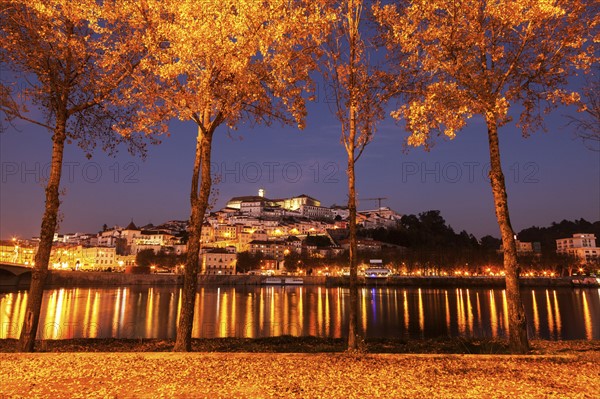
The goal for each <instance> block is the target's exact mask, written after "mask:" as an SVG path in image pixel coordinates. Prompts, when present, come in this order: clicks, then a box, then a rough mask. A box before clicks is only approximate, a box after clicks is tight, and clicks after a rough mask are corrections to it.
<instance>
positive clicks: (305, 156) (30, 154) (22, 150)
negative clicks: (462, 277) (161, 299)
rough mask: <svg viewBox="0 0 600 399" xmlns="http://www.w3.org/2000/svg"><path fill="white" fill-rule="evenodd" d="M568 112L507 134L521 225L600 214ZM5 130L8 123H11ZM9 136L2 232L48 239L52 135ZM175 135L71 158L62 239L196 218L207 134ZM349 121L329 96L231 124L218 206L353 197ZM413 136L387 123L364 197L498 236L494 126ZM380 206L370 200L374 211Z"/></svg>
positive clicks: (221, 141)
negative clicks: (134, 149) (288, 117)
mask: <svg viewBox="0 0 600 399" xmlns="http://www.w3.org/2000/svg"><path fill="white" fill-rule="evenodd" d="M569 112H572V110H570V109H566V108H560V109H558V110H556V111H555V112H553V114H551V115H550V116H549V117H548V118H547V119H546V123H547V128H548V131H547V132H542V131H540V132H537V133H535V134H534V135H532V136H531V137H529V138H523V137H522V136H521V133H520V131H519V130H518V129H517V128H516V127H515V126H514V124H511V125H507V126H505V127H503V128H502V129H501V130H500V146H501V152H502V160H503V166H504V171H505V175H506V181H507V188H508V194H509V206H510V211H511V216H512V223H513V228H514V229H515V231H517V232H518V231H519V230H521V229H523V228H526V227H529V226H532V225H537V226H547V225H549V224H550V223H551V222H553V221H560V220H562V219H579V218H585V219H587V220H590V221H595V220H599V219H600V152H597V151H596V152H595V151H591V150H589V149H586V148H585V146H584V145H583V144H582V142H581V141H579V140H576V139H575V138H574V134H573V131H572V128H571V127H569V126H567V122H568V121H567V119H566V118H565V115H566V114H567V113H569ZM4 126H5V127H8V126H6V124H5V125H4ZM16 127H17V128H18V129H15V128H12V127H8V129H6V131H5V132H4V133H3V134H1V135H0V147H1V148H0V156H1V165H2V170H1V192H0V237H1V238H2V239H9V238H10V237H12V236H16V237H19V238H29V237H31V236H37V235H39V229H40V223H41V216H42V211H43V204H44V191H43V176H44V174H45V173H46V174H47V170H48V169H47V168H46V166H47V165H48V163H49V161H50V151H51V141H50V134H49V133H48V132H46V131H45V130H44V129H42V128H38V127H35V126H32V125H30V124H26V123H24V122H18V124H17V125H16ZM170 131H171V137H166V136H165V137H163V138H162V144H160V145H158V146H152V147H150V148H149V153H148V157H147V159H146V160H145V161H142V160H141V159H139V158H134V157H131V156H130V155H129V154H128V153H127V152H126V151H125V150H122V151H121V152H120V154H119V155H118V156H116V157H115V158H112V157H108V156H107V155H105V154H104V153H102V152H101V151H100V150H97V151H96V152H95V153H94V156H93V157H92V159H90V160H88V159H86V158H85V156H84V153H83V152H82V151H81V150H80V149H79V148H78V147H77V146H76V145H74V144H71V145H68V146H67V149H66V152H65V162H66V166H65V168H64V173H63V187H64V189H65V193H64V195H63V196H62V201H63V202H62V204H61V214H62V221H61V223H60V226H59V231H60V232H61V233H73V232H87V233H94V232H97V231H99V230H101V228H102V225H103V224H105V223H106V224H107V225H108V226H114V225H117V224H118V225H121V226H125V225H127V224H128V223H129V221H131V219H132V218H133V220H134V221H135V223H136V224H138V225H144V224H147V223H153V224H160V223H162V222H165V221H168V220H184V219H187V218H188V217H189V200H188V199H189V187H190V177H191V168H192V164H193V157H194V145H195V134H196V127H195V125H194V124H192V123H188V122H186V123H183V122H172V123H171V125H170ZM339 137H340V129H339V124H338V123H337V121H336V120H335V118H333V117H332V116H331V113H330V111H329V104H327V103H326V102H324V101H320V102H317V103H313V104H311V105H310V107H309V115H308V119H307V127H306V129H305V130H303V131H299V130H298V129H296V128H290V127H282V126H280V125H279V124H274V125H273V126H271V127H264V126H258V127H253V126H250V125H240V126H239V128H238V130H235V131H229V130H227V128H226V127H224V126H223V127H220V128H219V129H218V130H217V132H216V137H215V140H214V141H213V143H214V146H213V161H214V165H215V166H216V169H217V170H216V171H215V172H220V174H221V182H220V183H219V184H218V185H217V186H216V189H217V190H218V193H217V196H216V197H215V200H216V201H215V207H214V208H213V209H219V208H221V207H223V206H224V205H225V203H226V201H227V200H228V199H229V198H231V197H232V196H240V195H256V193H257V191H258V189H259V188H261V187H262V188H265V189H266V196H267V197H269V198H277V197H286V196H294V195H299V194H307V195H310V196H313V197H315V198H317V199H319V200H320V201H321V203H322V205H324V206H330V205H332V204H334V203H336V204H344V203H345V202H346V201H347V195H346V193H347V189H346V174H345V163H346V161H345V153H344V150H343V148H342V146H341V144H340V140H339ZM405 138H406V133H405V132H404V131H403V129H402V127H401V126H399V125H396V124H395V123H394V121H393V120H392V119H391V118H389V117H388V118H387V119H386V120H384V121H383V122H382V123H380V125H379V129H378V131H377V133H376V135H375V138H374V141H373V142H372V143H371V144H370V145H369V146H368V147H367V149H366V150H365V152H364V154H363V157H362V158H361V159H360V160H359V162H358V164H357V178H358V181H357V189H358V196H359V198H373V197H387V198H388V199H387V200H384V201H383V202H382V205H383V206H389V207H391V208H392V209H394V210H396V211H397V212H399V213H402V214H416V213H419V212H424V211H427V210H431V209H439V210H440V211H441V213H442V216H443V217H444V218H445V219H446V220H447V222H448V223H449V224H450V225H451V226H452V227H453V228H454V229H455V230H456V231H460V230H463V229H464V230H467V231H468V232H470V233H473V234H474V235H475V236H477V237H481V236H483V235H486V234H491V235H494V236H499V229H498V226H497V224H496V220H495V215H494V210H493V201H492V194H491V188H490V186H489V182H488V180H487V165H488V162H489V158H488V146H487V134H486V130H485V124H484V122H483V120H482V119H481V118H479V117H475V118H473V119H471V121H470V122H469V123H468V126H467V128H466V129H465V130H463V131H462V132H460V133H459V134H458V135H457V137H456V139H454V140H451V141H450V140H445V139H442V138H440V139H438V140H437V143H436V145H435V146H434V147H433V148H432V149H431V151H430V152H426V151H424V150H423V149H422V148H410V149H409V150H408V151H404V147H403V142H404V140H405ZM376 206H377V202H376V201H364V200H363V201H361V202H360V203H359V209H372V208H375V207H376Z"/></svg>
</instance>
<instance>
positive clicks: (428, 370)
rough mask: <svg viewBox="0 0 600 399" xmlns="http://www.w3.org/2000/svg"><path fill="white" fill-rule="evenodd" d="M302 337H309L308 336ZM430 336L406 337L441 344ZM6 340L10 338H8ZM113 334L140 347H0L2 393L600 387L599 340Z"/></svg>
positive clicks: (576, 393) (417, 393)
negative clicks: (289, 346) (501, 343)
mask: <svg viewBox="0 0 600 399" xmlns="http://www.w3.org/2000/svg"><path fill="white" fill-rule="evenodd" d="M281 339H285V337H283V338H280V340H281ZM287 340H288V341H291V342H295V341H294V339H292V338H289V337H288V338H287ZM314 340H315V342H319V341H322V340H318V339H314ZM299 341H300V342H304V344H306V339H304V340H299ZM58 342H61V341H58ZM225 342H227V340H224V341H220V345H221V349H223V346H225V347H227V348H228V349H232V347H235V346H236V345H234V344H233V343H232V342H235V340H233V341H231V340H230V343H229V344H227V345H226V344H225ZM265 342H266V343H265ZM265 342H263V343H262V344H257V345H258V346H257V347H256V348H254V349H257V348H258V347H261V345H262V348H263V349H269V345H273V342H274V340H267V341H265ZM428 342H429V341H423V342H422V343H421V344H408V343H407V344H406V345H408V346H412V347H413V349H414V348H418V347H419V345H422V346H432V345H433V346H435V342H434V343H431V342H429V344H427V343H428ZM9 343H12V344H14V341H13V342H8V341H4V342H2V345H8V344H9ZM71 343H72V342H71ZM159 343H162V345H163V346H162V350H168V349H167V347H168V346H169V345H170V343H169V341H156V342H154V343H153V345H155V346H156V345H158V344H159ZM334 343H335V342H334ZM55 344H57V343H56V342H55ZM63 344H64V345H67V343H66V341H64V342H63ZM97 344H98V347H97V348H96V349H99V346H100V344H99V343H97ZM117 344H120V345H121V347H119V349H124V347H125V346H127V345H125V344H128V345H129V346H130V347H131V348H133V349H132V350H136V349H137V350H138V351H137V352H119V353H111V352H95V353H90V352H85V353H83V352H65V351H62V352H60V351H54V352H45V353H33V354H19V353H6V351H5V353H0V398H2V399H4V398H13V397H15V398H18V397H22V398H160V397H163V398H233V397H235V398H269V397H281V398H288V397H291V398H374V397H382V398H548V397H556V398H592V399H596V398H599V397H600V342H598V341H576V342H551V341H532V346H533V350H532V352H531V354H529V355H526V356H511V355H504V354H478V355H472V354H467V355H464V354H431V353H429V354H424V353H420V354H398V353H377V354H375V353H366V352H364V351H363V352H357V353H353V354H349V353H273V352H275V351H272V350H271V351H263V353H249V352H239V351H237V353H235V351H227V352H219V353H208V352H193V353H169V352H143V351H139V350H140V349H141V350H146V349H149V348H148V347H144V346H143V345H146V344H144V343H143V342H138V343H137V345H138V346H137V347H136V346H135V345H134V344H133V343H131V342H130V343H123V342H122V341H113V342H112V344H109V343H108V342H106V341H105V342H104V349H105V350H110V348H111V346H112V347H113V349H114V348H115V347H117V346H118V345H117ZM212 344H213V345H217V344H216V343H215V342H212ZM246 344H247V342H246ZM280 344H281V342H280ZM296 344H298V343H297V342H296ZM321 344H322V343H321ZM380 344H381V343H380ZM140 345H141V346H140ZM195 345H196V346H198V345H199V341H195ZM228 345H229V346H228ZM298 345H299V344H298ZM386 345H392V344H390V343H389V342H388V343H387V344H386ZM480 345H481V344H480ZM58 346H59V345H58V344H57V347H58ZM159 346H160V345H159ZM57 347H55V348H54V349H57ZM216 347H217V346H215V348H216ZM368 347H369V344H368V343H367V344H366V348H367V349H368ZM65 348H66V346H63V347H62V349H63V350H64V349H65ZM82 348H85V347H82ZM321 348H323V347H321ZM4 349H7V348H6V347H5V348H4ZM46 349H50V350H53V349H52V348H46ZM155 349H156V348H155ZM196 349H197V348H196ZM371 349H372V348H371ZM438 349H439V348H438ZM486 349H489V348H486ZM491 349H494V348H491ZM159 350H160V348H159ZM481 352H484V351H481Z"/></svg>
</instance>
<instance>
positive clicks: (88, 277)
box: [47, 270, 573, 288]
mask: <svg viewBox="0 0 600 399" xmlns="http://www.w3.org/2000/svg"><path fill="white" fill-rule="evenodd" d="M282 278H283V277H282ZM265 279H266V277H265V276H250V275H242V274H240V275H224V276H218V275H200V276H198V285H199V286H216V285H261V284H263V281H264V280H265ZM302 279H303V281H304V285H321V286H327V287H338V286H341V287H344V286H348V283H349V278H348V277H325V276H305V277H302ZM520 282H521V286H522V287H533V288H535V287H542V288H543V287H545V288H558V287H566V288H569V287H573V278H571V277H527V278H522V279H521V280H520ZM182 284H183V275H174V274H125V273H103V272H72V271H59V270H52V271H51V272H50V273H49V276H48V281H47V285H48V286H50V287H55V286H79V285H83V286H98V285H99V286H126V285H182ZM359 284H360V285H364V286H389V287H422V288H428V287H462V288H469V287H489V288H503V287H504V286H505V280H504V277H414V276H406V277H405V276H399V277H391V278H389V279H381V280H380V279H372V280H371V279H365V278H359Z"/></svg>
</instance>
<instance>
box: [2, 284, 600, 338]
mask: <svg viewBox="0 0 600 399" xmlns="http://www.w3.org/2000/svg"><path fill="white" fill-rule="evenodd" d="M522 294H523V302H524V305H525V311H526V314H527V321H528V332H529V337H530V338H541V339H550V340H569V339H587V340H592V339H596V340H597V339H600V290H599V289H536V290H523V291H522ZM180 298H181V289H180V287H139V286H137V287H121V288H60V289H51V290H47V291H46V292H45V295H44V302H43V305H42V315H41V320H40V328H39V331H38V338H40V339H69V338H111V337H112V338H162V339H165V338H175V331H176V327H177V319H178V315H179V311H180V306H181V301H180ZM26 303H27V291H14V292H8V293H0V327H1V331H0V338H17V337H18V334H19V330H20V327H21V324H22V322H23V317H24V314H25V306H26ZM348 307H349V291H348V289H347V288H326V287H318V286H296V287H290V286H287V287H270V286H251V287H248V286H244V287H231V286H227V287H203V288H200V289H199V292H198V294H197V301H196V313H195V319H194V329H193V333H192V335H193V336H194V337H202V338H215V337H240V338H242V337H246V338H257V337H269V336H279V335H284V334H287V335H293V336H307V335H312V336H317V337H332V338H340V337H344V336H345V334H346V331H347V327H348ZM506 309H507V306H506V294H505V292H504V290H502V289H455V288H451V289H416V288H397V287H394V288H391V287H390V288H388V287H383V288H361V289H359V320H358V323H359V331H360V333H361V335H363V336H366V337H368V338H406V339H414V338H438V337H457V336H463V337H476V338H495V337H505V336H506V333H507V331H506V329H507V323H508V319H507V311H506Z"/></svg>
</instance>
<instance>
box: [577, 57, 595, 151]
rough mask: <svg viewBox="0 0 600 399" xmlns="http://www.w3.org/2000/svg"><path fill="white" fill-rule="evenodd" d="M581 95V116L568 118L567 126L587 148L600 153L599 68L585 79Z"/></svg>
mask: <svg viewBox="0 0 600 399" xmlns="http://www.w3.org/2000/svg"><path fill="white" fill-rule="evenodd" d="M582 94H583V107H582V108H581V112H582V115H581V116H578V117H570V118H569V124H570V125H571V126H573V127H574V128H575V134H576V135H577V137H579V138H580V139H581V140H583V143H584V144H585V146H586V147H587V148H589V149H590V150H592V151H600V68H595V70H594V74H593V75H592V76H590V77H588V78H587V80H586V85H585V87H584V88H583V93H582Z"/></svg>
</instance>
